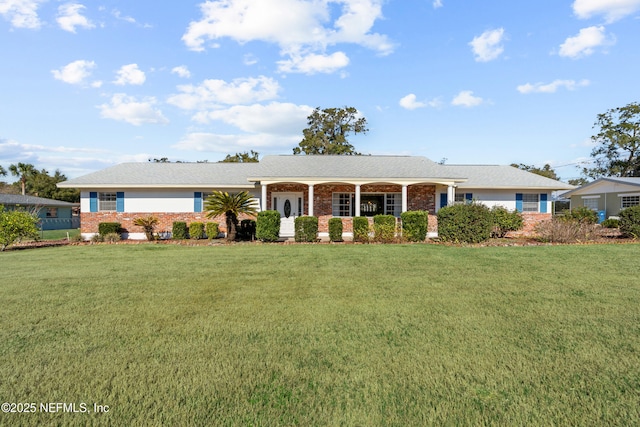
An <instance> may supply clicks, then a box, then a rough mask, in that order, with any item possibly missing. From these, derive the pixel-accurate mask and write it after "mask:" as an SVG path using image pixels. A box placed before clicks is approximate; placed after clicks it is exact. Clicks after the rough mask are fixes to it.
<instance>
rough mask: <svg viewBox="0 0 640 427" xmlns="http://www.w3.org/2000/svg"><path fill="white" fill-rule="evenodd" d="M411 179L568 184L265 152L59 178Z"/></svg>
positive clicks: (138, 181) (135, 183)
mask: <svg viewBox="0 0 640 427" xmlns="http://www.w3.org/2000/svg"><path fill="white" fill-rule="evenodd" d="M278 179H282V180H287V179H291V180H295V179H308V180H310V181H311V180H340V179H343V180H357V179H361V180H362V179H364V180H367V179H371V180H374V179H375V180H379V181H383V180H385V179H389V180H393V179H397V180H415V181H422V182H457V183H458V186H459V187H460V188H538V189H549V190H562V189H572V188H574V187H573V186H571V185H568V184H565V183H562V182H559V181H555V180H552V179H549V178H545V177H542V176H540V175H535V174H533V173H530V172H526V171H523V170H520V169H517V168H514V167H511V166H484V165H478V166H474V165H441V164H439V163H435V162H433V161H431V160H429V159H427V158H426V157H421V156H304V155H302V156H293V155H290V156H265V157H264V158H263V159H262V160H261V161H260V163H123V164H119V165H116V166H113V167H110V168H107V169H103V170H101V171H98V172H94V173H90V174H88V175H84V176H81V177H79V178H75V179H71V180H69V181H66V182H64V183H61V184H58V186H59V187H65V188H145V187H159V188H162V187H165V188H166V187H175V188H178V187H183V188H216V187H218V188H220V187H231V188H233V187H236V188H253V187H254V186H255V185H256V184H254V183H253V182H250V181H249V180H265V181H275V180H278Z"/></svg>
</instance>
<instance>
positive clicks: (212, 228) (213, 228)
mask: <svg viewBox="0 0 640 427" xmlns="http://www.w3.org/2000/svg"><path fill="white" fill-rule="evenodd" d="M205 233H206V234H207V239H209V240H211V239H215V238H217V237H218V234H220V225H219V224H218V223H217V222H208V223H207V224H206V225H205Z"/></svg>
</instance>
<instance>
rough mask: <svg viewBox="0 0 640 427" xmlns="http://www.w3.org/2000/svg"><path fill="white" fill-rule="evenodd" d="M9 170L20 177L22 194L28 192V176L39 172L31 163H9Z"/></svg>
mask: <svg viewBox="0 0 640 427" xmlns="http://www.w3.org/2000/svg"><path fill="white" fill-rule="evenodd" d="M9 172H11V175H13V176H17V177H19V179H20V186H21V187H22V195H23V196H24V195H25V194H26V187H27V178H28V177H29V176H30V175H32V174H34V173H35V172H37V171H36V168H35V166H33V165H32V164H29V163H18V164H17V165H9Z"/></svg>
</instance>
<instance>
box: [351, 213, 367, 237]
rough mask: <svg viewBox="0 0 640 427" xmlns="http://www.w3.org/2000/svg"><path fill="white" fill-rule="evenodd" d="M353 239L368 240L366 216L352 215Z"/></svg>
mask: <svg viewBox="0 0 640 427" xmlns="http://www.w3.org/2000/svg"><path fill="white" fill-rule="evenodd" d="M353 241H354V242H364V243H366V242H368V241H369V219H368V218H367V217H366V216H355V217H353Z"/></svg>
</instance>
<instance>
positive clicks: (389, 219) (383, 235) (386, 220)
mask: <svg viewBox="0 0 640 427" xmlns="http://www.w3.org/2000/svg"><path fill="white" fill-rule="evenodd" d="M373 238H374V239H375V241H376V242H381V243H391V242H393V241H394V240H395V238H396V217H395V216H393V215H375V216H374V217H373Z"/></svg>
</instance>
